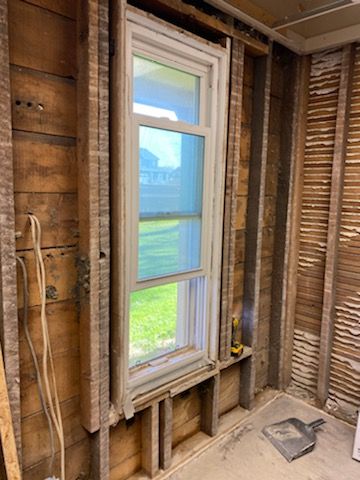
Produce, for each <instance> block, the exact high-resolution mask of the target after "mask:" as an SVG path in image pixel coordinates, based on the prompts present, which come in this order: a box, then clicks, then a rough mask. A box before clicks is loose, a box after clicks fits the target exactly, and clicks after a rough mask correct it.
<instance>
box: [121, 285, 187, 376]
mask: <svg viewBox="0 0 360 480" xmlns="http://www.w3.org/2000/svg"><path fill="white" fill-rule="evenodd" d="M187 285H188V282H180V283H170V284H168V285H162V286H160V287H153V288H147V289H144V290H139V291H137V292H133V293H132V294H131V298H130V351H129V365H130V367H132V366H134V365H137V364H141V363H144V362H146V361H148V360H151V359H154V358H156V357H159V356H160V355H164V354H166V353H169V352H172V351H174V350H176V349H178V348H181V347H184V346H186V345H187V344H188V334H187V331H188V325H187V322H188V318H189V316H188V314H187V310H186V305H187V288H186V287H187Z"/></svg>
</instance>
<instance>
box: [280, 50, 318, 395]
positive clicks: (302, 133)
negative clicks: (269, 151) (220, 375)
mask: <svg viewBox="0 0 360 480" xmlns="http://www.w3.org/2000/svg"><path fill="white" fill-rule="evenodd" d="M296 70H297V71H296V79H297V80H296V87H295V88H296V91H295V108H294V111H293V115H294V118H293V122H292V123H293V131H292V139H291V152H290V158H291V166H290V185H289V203H288V206H287V212H286V232H285V234H286V238H285V252H284V269H283V280H282V282H283V287H282V289H283V291H282V294H281V300H280V295H279V298H278V301H281V302H282V305H281V312H280V319H279V322H280V327H279V328H280V332H279V335H280V339H279V341H280V342H281V343H282V345H283V348H282V350H281V352H280V356H279V359H278V361H279V365H278V367H277V372H276V373H273V374H272V375H271V381H272V382H273V383H274V384H276V385H278V388H286V387H287V386H288V385H289V383H290V380H291V372H292V354H293V341H294V325H295V306H296V288H297V270H298V259H299V228H300V221H301V202H302V190H303V171H304V154H305V138H306V112H307V105H308V98H309V78H310V57H301V58H300V57H298V60H297V68H296ZM281 330H282V331H281Z"/></svg>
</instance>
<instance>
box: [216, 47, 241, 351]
mask: <svg viewBox="0 0 360 480" xmlns="http://www.w3.org/2000/svg"><path fill="white" fill-rule="evenodd" d="M244 54H245V48H244V45H243V44H242V43H240V42H239V41H237V40H233V42H232V47H231V66H230V71H231V73H230V104H229V131H228V146H227V161H226V181H225V206H224V230H223V257H222V278H221V313H220V339H219V347H220V354H219V356H220V360H225V359H228V358H229V357H230V349H231V330H232V317H233V308H232V307H233V292H234V283H233V281H234V278H233V277H234V264H235V239H236V226H237V225H235V223H237V222H235V218H236V217H237V205H238V201H237V198H236V193H237V190H238V181H239V176H240V174H239V162H240V139H241V111H242V99H243V92H242V87H243V73H244Z"/></svg>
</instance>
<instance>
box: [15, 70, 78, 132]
mask: <svg viewBox="0 0 360 480" xmlns="http://www.w3.org/2000/svg"><path fill="white" fill-rule="evenodd" d="M10 79H11V97H12V105H11V106H12V120H13V128H14V129H15V130H24V131H27V132H34V133H45V134H48V135H59V136H68V137H76V89H75V83H74V81H73V80H68V79H64V78H60V77H55V76H52V75H46V74H42V73H39V72H34V71H30V70H25V69H22V68H18V67H12V68H11V72H10Z"/></svg>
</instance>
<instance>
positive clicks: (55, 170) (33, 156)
mask: <svg viewBox="0 0 360 480" xmlns="http://www.w3.org/2000/svg"><path fill="white" fill-rule="evenodd" d="M13 157H14V190H15V192H24V193H25V192H29V193H30V192H31V193H33V192H42V193H75V192H76V190H77V164H76V148H75V145H74V143H73V142H72V141H71V140H70V141H66V139H64V138H62V137H60V138H59V137H50V136H49V135H33V134H21V133H20V132H15V133H14V138H13Z"/></svg>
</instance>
